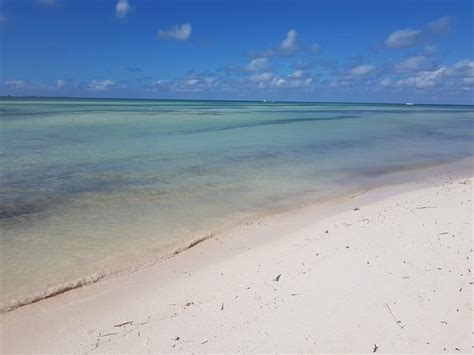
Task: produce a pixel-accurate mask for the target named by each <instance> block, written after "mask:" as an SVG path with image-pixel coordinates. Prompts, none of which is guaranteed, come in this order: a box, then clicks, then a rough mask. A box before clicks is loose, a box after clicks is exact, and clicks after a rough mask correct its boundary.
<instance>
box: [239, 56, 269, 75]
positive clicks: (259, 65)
mask: <svg viewBox="0 0 474 355" xmlns="http://www.w3.org/2000/svg"><path fill="white" fill-rule="evenodd" d="M269 66H270V62H269V61H268V58H256V59H254V60H252V61H251V62H250V63H249V64H247V66H246V67H245V69H246V70H248V71H251V72H255V71H262V70H266V69H268V68H269Z"/></svg>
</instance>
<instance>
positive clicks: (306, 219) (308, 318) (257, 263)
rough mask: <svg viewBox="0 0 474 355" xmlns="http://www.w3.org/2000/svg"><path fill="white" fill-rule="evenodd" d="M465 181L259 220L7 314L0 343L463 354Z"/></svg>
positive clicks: (468, 337)
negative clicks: (135, 269) (146, 265)
mask: <svg viewBox="0 0 474 355" xmlns="http://www.w3.org/2000/svg"><path fill="white" fill-rule="evenodd" d="M473 181H474V180H473V179H472V178H465V177H464V176H456V175H455V174H450V175H437V176H436V177H432V178H425V179H422V180H418V181H414V182H411V183H404V184H398V185H393V186H388V187H381V188H377V189H374V190H371V191H369V192H367V193H364V194H361V195H360V196H351V197H350V198H346V199H340V200H338V201H332V202H328V203H324V204H319V205H314V206H309V207H305V208H302V209H298V210H294V211H291V212H287V213H282V214H278V215H274V216H270V217H267V218H263V219H260V220H258V221H256V222H254V223H249V224H248V225H243V226H240V227H237V228H234V229H232V230H231V231H228V232H226V233H223V234H217V235H216V236H214V237H213V238H211V239H209V240H206V241H205V242H203V243H200V244H198V245H196V246H195V247H193V248H191V249H189V250H187V251H186V252H183V253H181V254H178V255H176V256H175V257H172V258H170V259H168V260H166V261H164V262H162V263H160V264H157V265H154V266H152V267H150V268H148V269H145V270H141V271H138V272H135V273H132V274H131V275H127V276H122V277H116V278H112V279H109V280H106V281H103V282H99V283H97V284H94V285H91V286H88V287H83V288H80V289H76V290H73V291H70V292H67V293H64V294H62V295H59V296H56V297H53V298H50V299H46V300H43V301H41V302H37V303H34V304H31V305H29V306H25V307H22V308H19V309H17V310H14V311H12V312H8V313H6V314H4V315H2V316H1V352H2V353H4V354H6V353H17V352H24V353H26V352H42V353H59V352H61V353H65V352H74V353H94V352H97V353H109V352H113V353H118V352H121V353H126V352H133V353H147V352H148V353H149V352H155V353H156V352H189V353H190V352H237V351H242V352H364V353H368V352H381V353H389V352H404V353H407V352H412V353H413V352H423V353H427V352H435V353H471V351H472V284H473V278H472V272H471V270H472V257H474V255H473V253H472V251H473V249H472V236H473V234H472V231H473V230H472V216H473V202H472V197H473V189H472V183H473Z"/></svg>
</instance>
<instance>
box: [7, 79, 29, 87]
mask: <svg viewBox="0 0 474 355" xmlns="http://www.w3.org/2000/svg"><path fill="white" fill-rule="evenodd" d="M3 86H4V87H6V88H11V89H22V88H25V87H26V86H27V83H26V81H24V80H7V81H4V82H3Z"/></svg>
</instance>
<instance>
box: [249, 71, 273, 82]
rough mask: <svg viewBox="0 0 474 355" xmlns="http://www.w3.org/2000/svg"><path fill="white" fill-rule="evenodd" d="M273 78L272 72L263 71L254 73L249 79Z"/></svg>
mask: <svg viewBox="0 0 474 355" xmlns="http://www.w3.org/2000/svg"><path fill="white" fill-rule="evenodd" d="M271 79H273V74H272V73H270V72H264V73H261V74H255V75H252V76H251V77H250V80H252V81H255V82H258V83H260V82H266V81H269V80H271Z"/></svg>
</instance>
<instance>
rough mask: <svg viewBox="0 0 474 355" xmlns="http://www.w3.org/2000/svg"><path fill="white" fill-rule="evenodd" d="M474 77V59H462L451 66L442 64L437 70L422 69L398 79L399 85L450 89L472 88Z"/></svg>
mask: <svg viewBox="0 0 474 355" xmlns="http://www.w3.org/2000/svg"><path fill="white" fill-rule="evenodd" d="M473 79H474V61H472V60H467V59H466V60H462V61H460V62H457V63H455V64H453V65H450V66H441V67H439V68H437V69H435V70H421V71H418V72H417V73H416V74H415V75H413V76H410V77H408V78H404V79H400V80H398V81H397V82H396V83H395V85H396V86H398V87H406V88H415V89H432V88H437V87H443V86H444V87H447V88H450V89H472V84H473V81H474V80H473Z"/></svg>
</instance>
